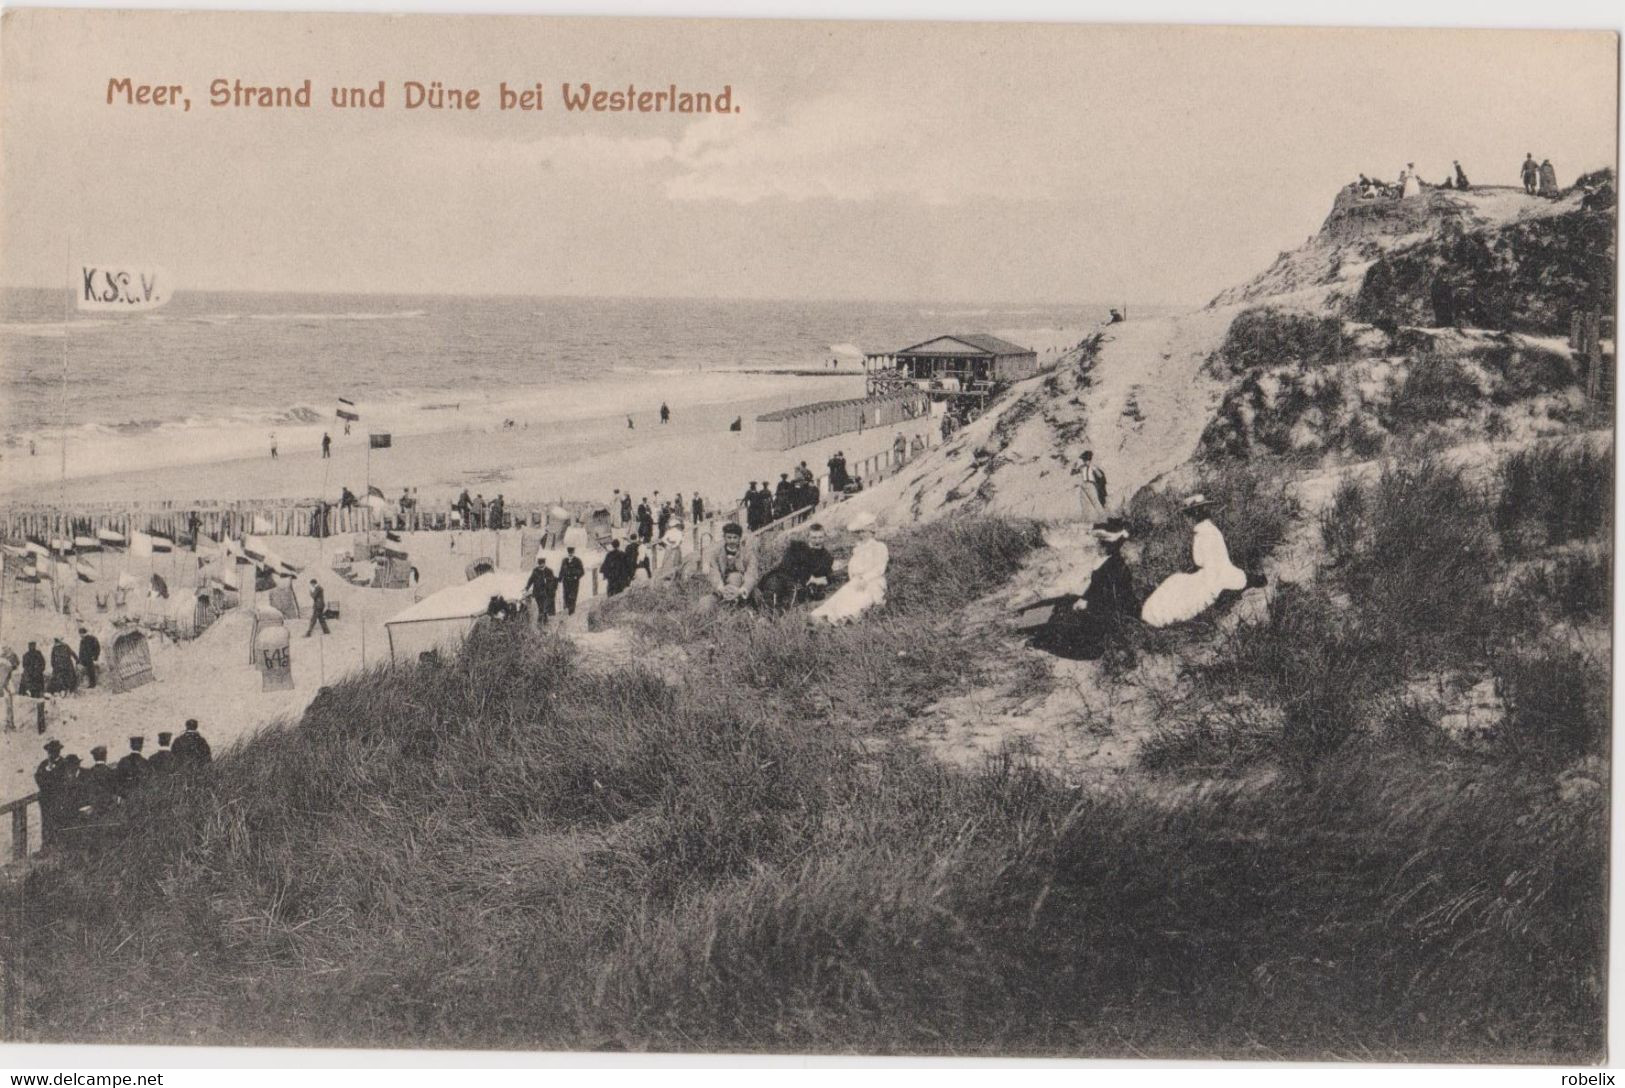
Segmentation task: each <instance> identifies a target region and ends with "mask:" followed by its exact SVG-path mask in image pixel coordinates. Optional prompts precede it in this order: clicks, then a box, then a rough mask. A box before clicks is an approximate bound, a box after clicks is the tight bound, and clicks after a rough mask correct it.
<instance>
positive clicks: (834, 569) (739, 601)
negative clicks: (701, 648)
mask: <svg viewBox="0 0 1625 1088" xmlns="http://www.w3.org/2000/svg"><path fill="white" fill-rule="evenodd" d="M876 528H877V523H876V520H875V516H874V515H873V514H870V513H861V514H858V515H857V516H856V517H854V518H853V519H852V521H851V522H850V523H849V524H848V525H847V529H848V531H850V532H851V533H853V534H854V535H855V536H856V537H857V543H856V545H854V546H853V549H852V554H851V556H849V557H848V558H846V559H844V560H843V559H837V558H835V556H834V554H833V553H832V552H831V551H830V550H829V547H828V546H827V537H826V535H825V532H824V527H823V525H821V524H818V523H816V522H815V523H813V524H812V525H809V526H808V527H807V535H806V538H805V539H802V538H800V537H797V538H795V539H793V540H791V541H790V542H789V544H787V545H786V546H785V549H784V554H783V555H782V556H781V557H780V558H779V562H778V564H777V565H776V566H774V567H773V568H772V569H771V570H767V571H763V569H762V561H761V558H760V556H759V554H758V553H757V551H756V549H755V547H753V546H752V544H751V543H750V542H747V541H746V539H745V530H744V528H743V527H742V526H741V525H739V524H738V523H737V522H729V523H728V524H727V525H724V526H723V527H722V547H721V548H719V549H718V550H717V553H716V555H714V556H713V557H712V558H711V559H710V561H709V562H707V563H706V566H705V574H706V578H707V579H708V580H709V581H710V583H711V593H710V596H709V597H708V598H707V600H708V601H709V603H710V606H711V607H713V608H724V607H735V608H757V609H764V610H769V611H775V612H782V611H783V610H785V609H787V608H791V607H794V606H795V605H797V604H801V603H803V602H810V603H813V604H814V605H815V607H814V608H813V609H812V612H811V616H812V618H813V619H814V620H817V621H821V622H825V623H848V622H851V621H853V620H855V619H857V618H858V617H860V616H862V615H863V614H864V613H865V612H867V611H869V609H871V608H875V607H877V606H878V605H882V604H884V603H885V602H886V567H887V564H888V563H889V562H890V560H891V553H890V551H889V550H888V549H887V547H886V545H885V544H884V543H883V542H882V541H880V540H879V539H878V538H877V537H876V536H875V530H876ZM843 577H844V581H843V580H842V579H843ZM837 583H839V584H837Z"/></svg>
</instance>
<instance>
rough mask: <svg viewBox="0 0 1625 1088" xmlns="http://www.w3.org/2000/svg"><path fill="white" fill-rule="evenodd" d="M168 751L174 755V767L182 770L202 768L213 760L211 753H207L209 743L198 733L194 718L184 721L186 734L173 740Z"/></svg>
mask: <svg viewBox="0 0 1625 1088" xmlns="http://www.w3.org/2000/svg"><path fill="white" fill-rule="evenodd" d="M169 750H170V751H171V752H173V753H174V754H175V765H176V766H177V767H179V768H181V769H183V770H184V769H186V768H190V767H202V766H203V765H204V764H206V763H208V762H209V760H210V759H212V758H213V753H212V752H210V751H209V742H208V741H206V740H204V739H203V734H202V733H199V732H198V729H197V719H196V718H187V719H186V732H184V733H182V734H181V735H180V736H178V737H176V738H175V743H174V745H172V746H171V747H170V749H169Z"/></svg>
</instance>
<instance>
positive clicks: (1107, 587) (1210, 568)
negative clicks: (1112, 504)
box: [1019, 450, 1265, 661]
mask: <svg viewBox="0 0 1625 1088" xmlns="http://www.w3.org/2000/svg"><path fill="white" fill-rule="evenodd" d="M1076 474H1077V475H1080V476H1081V477H1082V486H1081V491H1082V494H1083V507H1084V512H1085V514H1086V515H1088V514H1090V513H1091V512H1096V511H1102V510H1104V508H1105V504H1106V477H1105V473H1104V472H1102V471H1101V470H1100V469H1099V468H1098V467H1096V466H1095V465H1094V464H1093V455H1092V454H1091V453H1089V451H1087V450H1086V451H1084V453H1083V455H1082V458H1081V459H1080V463H1079V466H1078V469H1077V470H1076ZM1217 509H1218V503H1217V502H1215V501H1214V500H1213V499H1210V498H1208V497H1207V496H1206V495H1204V494H1202V493H1200V492H1198V493H1196V494H1192V495H1188V496H1186V498H1185V500H1184V502H1183V503H1181V504H1180V513H1181V514H1183V515H1184V517H1185V518H1186V520H1187V521H1188V522H1189V524H1190V527H1191V550H1190V563H1189V567H1188V569H1186V570H1182V571H1177V572H1175V573H1173V574H1170V575H1169V576H1168V577H1167V578H1165V579H1163V581H1162V583H1161V584H1160V585H1158V586H1157V588H1156V589H1154V590H1152V592H1151V594H1150V596H1148V597H1146V598H1145V600H1144V601H1141V600H1140V598H1139V595H1138V594H1137V593H1136V592H1135V588H1134V578H1133V575H1132V574H1131V573H1130V570H1129V565H1128V560H1127V558H1126V557H1125V556H1124V554H1123V548H1124V545H1126V544H1127V543H1128V540H1129V528H1128V523H1127V521H1125V520H1124V519H1123V518H1122V517H1121V516H1115V515H1114V516H1109V517H1107V518H1106V519H1105V520H1104V521H1100V522H1096V523H1095V524H1094V527H1093V529H1092V530H1091V535H1092V536H1093V537H1094V539H1095V540H1096V542H1098V544H1099V546H1100V556H1099V558H1098V559H1097V560H1096V562H1095V564H1094V566H1093V568H1091V570H1090V573H1089V584H1088V585H1087V586H1086V587H1085V588H1084V590H1083V592H1082V593H1066V594H1061V595H1058V596H1054V597H1047V598H1044V599H1042V600H1038V601H1033V602H1030V603H1028V604H1025V605H1023V606H1022V607H1021V608H1020V609H1019V611H1021V612H1027V611H1030V610H1032V609H1036V608H1039V607H1048V608H1049V609H1050V613H1049V616H1048V617H1047V618H1046V619H1044V620H1043V621H1042V622H1040V623H1037V624H1032V625H1029V626H1026V627H1022V628H1019V630H1020V631H1021V633H1022V634H1024V635H1026V636H1027V639H1028V643H1029V645H1031V646H1033V647H1034V648H1035V649H1039V650H1044V651H1046V652H1048V653H1052V654H1055V655H1056V656H1057V657H1065V658H1070V659H1073V660H1081V661H1090V660H1095V659H1098V658H1100V657H1103V656H1105V654H1106V652H1107V651H1108V650H1109V649H1110V648H1111V646H1112V645H1113V643H1114V642H1116V641H1117V640H1119V639H1120V638H1121V637H1122V636H1123V635H1124V634H1125V633H1126V631H1127V630H1128V629H1129V628H1130V627H1131V626H1132V625H1133V624H1134V623H1136V622H1138V623H1143V624H1144V625H1145V626H1147V627H1170V626H1172V625H1174V624H1177V623H1184V622H1186V621H1188V620H1193V619H1195V618H1196V617H1197V616H1200V615H1201V614H1202V613H1203V612H1206V611H1207V610H1208V609H1210V608H1212V607H1213V606H1214V605H1216V604H1218V603H1219V601H1220V599H1221V598H1222V597H1223V596H1224V595H1225V594H1227V593H1230V594H1236V593H1241V592H1243V591H1244V590H1247V589H1249V588H1254V587H1258V586H1262V585H1264V584H1265V578H1264V575H1263V574H1260V573H1249V572H1247V571H1245V570H1242V569H1241V568H1240V567H1238V566H1236V565H1235V564H1234V563H1233V562H1231V560H1230V550H1229V547H1228V545H1226V544H1225V540H1224V534H1223V533H1222V532H1220V531H1219V527H1218V526H1217V525H1216V524H1214V521H1213V515H1214V513H1215V511H1216V510H1217Z"/></svg>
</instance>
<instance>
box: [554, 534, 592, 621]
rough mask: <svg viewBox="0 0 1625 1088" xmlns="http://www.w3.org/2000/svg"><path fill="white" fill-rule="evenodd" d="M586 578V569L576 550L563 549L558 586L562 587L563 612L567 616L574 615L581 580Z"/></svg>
mask: <svg viewBox="0 0 1625 1088" xmlns="http://www.w3.org/2000/svg"><path fill="white" fill-rule="evenodd" d="M586 576H587V568H586V566H585V565H584V564H583V563H582V562H581V557H580V556H578V555H576V550H575V549H574V548H565V549H564V562H562V563H560V564H559V584H560V585H562V586H563V587H564V611H565V612H566V613H568V614H569V615H572V616H573V615H575V614H576V596H577V595H578V594H579V593H580V592H581V579H583V578H585V577H586Z"/></svg>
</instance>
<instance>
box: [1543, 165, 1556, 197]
mask: <svg viewBox="0 0 1625 1088" xmlns="http://www.w3.org/2000/svg"><path fill="white" fill-rule="evenodd" d="M1540 195H1541V196H1549V197H1551V198H1552V199H1553V200H1556V199H1557V197H1558V196H1559V193H1558V188H1557V168H1556V167H1554V166H1553V165H1552V160H1551V159H1543V160H1541V164H1540Z"/></svg>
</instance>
